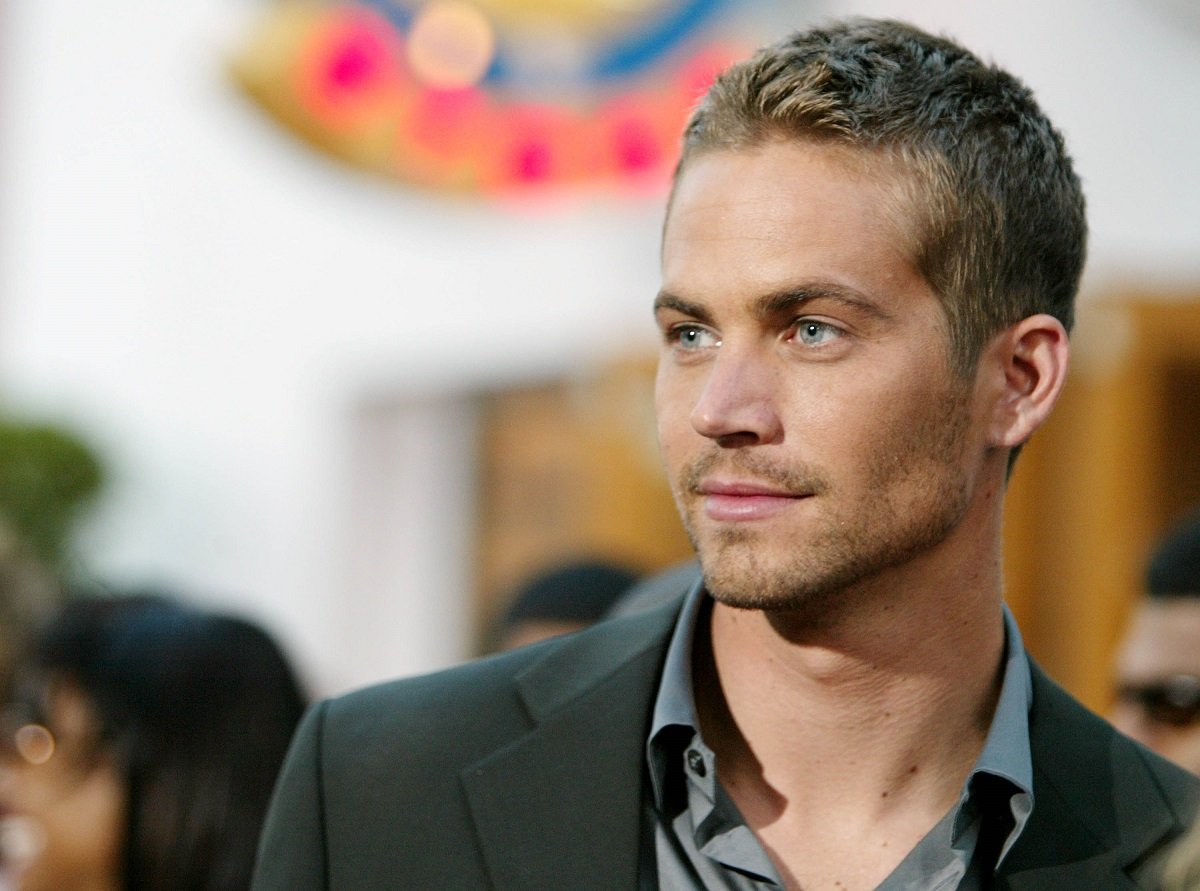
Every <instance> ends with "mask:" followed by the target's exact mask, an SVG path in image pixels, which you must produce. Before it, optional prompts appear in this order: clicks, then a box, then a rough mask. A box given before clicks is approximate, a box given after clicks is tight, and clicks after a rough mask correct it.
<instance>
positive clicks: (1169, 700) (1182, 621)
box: [1112, 512, 1200, 774]
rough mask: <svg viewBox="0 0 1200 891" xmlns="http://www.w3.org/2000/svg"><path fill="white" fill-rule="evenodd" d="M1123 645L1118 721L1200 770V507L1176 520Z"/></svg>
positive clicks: (1179, 761)
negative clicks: (1180, 519) (1182, 518)
mask: <svg viewBox="0 0 1200 891" xmlns="http://www.w3.org/2000/svg"><path fill="white" fill-rule="evenodd" d="M1145 587H1146V596H1145V597H1143V598H1142V600H1141V601H1140V602H1139V603H1138V605H1137V607H1136V608H1135V610H1134V614H1133V619H1132V621H1131V622H1130V625H1129V628H1128V629H1127V631H1126V633H1125V638H1124V640H1123V641H1122V643H1121V646H1120V648H1119V649H1118V652H1117V660H1116V669H1115V675H1116V703H1115V705H1114V707H1113V714H1112V719H1113V723H1114V724H1115V725H1116V727H1117V729H1119V730H1121V731H1123V732H1124V733H1127V734H1129V735H1130V736H1132V737H1133V738H1134V739H1136V740H1138V741H1139V742H1142V743H1145V744H1146V745H1147V746H1149V747H1150V748H1152V749H1154V750H1155V751H1157V752H1158V753H1159V754H1160V755H1163V756H1165V757H1167V758H1170V759H1171V760H1172V761H1174V762H1176V763H1177V764H1179V765H1181V766H1183V767H1185V768H1187V769H1188V770H1191V771H1192V772H1194V773H1198V774H1200V512H1197V513H1194V514H1192V515H1191V516H1190V517H1188V518H1187V519H1186V520H1184V521H1183V522H1182V523H1181V524H1179V525H1178V526H1176V527H1174V528H1173V529H1172V530H1171V531H1170V532H1169V533H1168V535H1167V536H1166V538H1165V539H1163V541H1162V543H1161V544H1160V545H1159V546H1158V549H1157V550H1156V551H1155V552H1154V555H1153V557H1152V558H1151V560H1150V563H1149V566H1148V568H1147V571H1146V580H1145Z"/></svg>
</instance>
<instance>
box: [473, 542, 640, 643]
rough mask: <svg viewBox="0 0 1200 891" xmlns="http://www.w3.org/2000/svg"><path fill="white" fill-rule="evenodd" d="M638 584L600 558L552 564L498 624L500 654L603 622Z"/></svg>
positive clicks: (521, 592) (522, 589)
mask: <svg viewBox="0 0 1200 891" xmlns="http://www.w3.org/2000/svg"><path fill="white" fill-rule="evenodd" d="M637 580H638V575H637V573H635V572H633V571H631V570H629V569H626V568H625V567H623V566H618V565H616V564H614V563H608V562H604V561H600V560H579V561H575V562H570V563H562V564H559V565H556V566H552V567H550V568H548V569H545V570H543V571H542V572H539V573H537V574H536V575H534V576H533V577H531V578H530V579H529V580H528V581H526V582H525V583H524V584H523V585H522V586H521V587H520V588H519V589H518V590H517V592H516V594H515V595H513V598H512V604H511V605H510V606H509V608H508V610H507V611H506V612H505V613H504V616H503V617H502V618H501V621H500V629H499V635H498V637H499V641H498V643H497V645H496V649H498V650H513V649H516V648H517V647H523V646H525V645H526V644H531V643H536V642H537V641H539V640H546V639H548V638H551V637H558V636H559V635H562V634H569V633H570V632H572V631H579V630H580V629H582V628H586V627H587V626H588V625H591V624H592V623H593V622H597V621H599V620H600V619H601V618H603V617H604V616H605V615H606V614H607V613H608V611H609V609H611V608H612V606H613V605H614V604H615V603H616V602H617V600H618V599H619V598H620V597H621V595H622V594H624V593H625V592H626V591H628V590H629V588H630V586H632V585H633V584H634V583H635V582H636V581H637Z"/></svg>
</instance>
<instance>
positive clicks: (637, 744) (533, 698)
mask: <svg viewBox="0 0 1200 891" xmlns="http://www.w3.org/2000/svg"><path fill="white" fill-rule="evenodd" d="M677 610H678V605H677V604H676V605H673V606H671V607H668V608H666V609H662V610H656V611H655V612H654V613H652V614H650V615H647V616H637V617H633V618H631V619H624V620H618V621H616V622H612V623H608V624H607V625H605V626H602V627H598V628H596V629H593V631H592V632H587V633H585V634H583V635H580V636H578V637H576V638H575V639H573V640H571V641H570V642H568V643H566V644H565V645H564V646H562V647H560V648H557V649H554V650H552V651H551V652H550V653H549V654H548V656H547V657H546V658H544V659H543V660H541V661H539V662H537V663H535V664H534V665H533V666H531V667H530V669H529V670H527V671H526V672H524V673H523V674H522V675H521V676H520V677H519V678H518V684H519V687H520V690H521V695H522V698H523V701H524V702H525V705H526V708H527V709H528V710H529V713H530V717H531V719H532V721H533V723H534V726H533V729H532V731H531V732H530V733H529V734H527V735H526V736H523V737H521V738H520V739H518V740H516V741H515V742H513V743H512V744H510V745H507V746H505V747H504V748H501V749H500V750H498V751H496V752H494V753H492V754H491V755H489V756H488V757H486V758H484V759H483V760H481V761H479V762H478V763H476V764H474V765H472V766H471V767H469V768H468V769H467V770H466V771H464V772H463V774H462V782H463V785H464V788H465V789H466V793H467V798H468V800H469V802H470V806H471V813H472V816H473V817H474V820H475V825H476V830H477V832H478V834H479V840H480V846H481V849H482V851H483V855H484V859H485V861H486V862H487V864H488V870H489V874H490V876H491V878H492V881H493V883H494V884H495V887H496V888H497V889H499V891H517V889H538V891H541V889H554V888H563V889H572V891H575V889H579V891H583V889H590V888H595V889H603V891H618V889H623V888H624V889H632V888H635V887H636V883H637V869H638V849H639V841H640V830H641V806H642V804H641V803H642V778H643V773H644V760H645V756H644V752H645V736H646V733H647V726H648V723H649V713H650V708H651V703H652V701H653V697H654V694H655V691H656V689H657V684H658V677H659V672H660V670H661V663H662V659H663V655H664V651H665V649H666V641H667V639H668V637H669V634H670V630H671V627H672V623H673V620H674V616H675V613H676V612H677Z"/></svg>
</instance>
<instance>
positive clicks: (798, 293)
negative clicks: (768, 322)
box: [654, 282, 891, 324]
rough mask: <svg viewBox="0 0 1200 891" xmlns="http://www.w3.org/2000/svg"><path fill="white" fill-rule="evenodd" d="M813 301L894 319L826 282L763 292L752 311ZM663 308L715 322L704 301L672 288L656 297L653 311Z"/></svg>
mask: <svg viewBox="0 0 1200 891" xmlns="http://www.w3.org/2000/svg"><path fill="white" fill-rule="evenodd" d="M814 300H833V301H835V302H837V303H841V304H844V305H846V306H848V307H851V308H853V309H856V310H859V311H860V312H866V313H868V314H870V315H872V316H874V317H876V318H879V319H889V318H891V313H888V312H886V311H885V310H884V309H883V307H881V306H880V305H879V303H878V302H876V301H874V300H871V299H869V298H868V297H866V295H864V294H860V293H859V292H858V291H856V290H854V289H853V288H847V287H845V286H844V285H836V284H831V283H826V282H818V283H813V284H809V285H800V286H798V287H793V288H784V289H783V290H780V291H774V292H771V293H767V294H763V295H762V296H760V297H758V298H757V299H756V300H755V301H754V302H753V305H752V311H753V313H754V315H755V317H757V318H758V319H760V320H764V319H769V318H771V317H773V316H777V315H781V314H784V313H789V312H795V311H796V310H797V309H799V308H800V307H802V306H804V305H805V304H806V303H811V302H812V301H814ZM664 309H670V310H674V311H675V312H678V313H680V314H682V315H685V316H691V317H692V318H694V319H696V320H697V321H700V322H704V323H706V324H708V323H711V322H712V314H711V313H710V312H709V310H708V309H707V308H706V307H705V306H704V305H703V304H700V303H696V302H694V301H691V300H686V299H684V298H682V297H679V296H678V295H675V294H672V293H670V292H669V291H659V293H658V296H657V297H655V299H654V312H655V313H656V314H657V313H658V312H659V311H660V310H664Z"/></svg>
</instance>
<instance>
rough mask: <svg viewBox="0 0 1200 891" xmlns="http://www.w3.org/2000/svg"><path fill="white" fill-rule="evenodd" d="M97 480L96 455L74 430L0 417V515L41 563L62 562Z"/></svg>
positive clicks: (57, 567)
mask: <svg viewBox="0 0 1200 891" xmlns="http://www.w3.org/2000/svg"><path fill="white" fill-rule="evenodd" d="M103 481H104V472H103V469H102V467H101V465H100V461H99V459H98V458H97V457H96V455H95V454H94V453H93V452H92V450H91V448H90V447H89V446H88V445H87V444H86V443H84V442H83V440H81V439H80V438H79V437H77V436H76V435H75V434H74V433H72V432H70V431H69V430H66V429H65V428H63V427H59V426H56V425H53V424H37V423H28V422H23V421H20V420H16V419H11V418H0V520H3V521H4V522H5V523H6V524H7V525H8V527H9V529H10V531H11V532H12V534H13V535H14V536H15V537H16V538H17V539H19V540H20V541H21V542H22V543H23V544H24V545H25V546H26V547H27V548H28V549H29V552H30V554H31V556H33V557H34V558H35V559H37V560H38V561H40V562H41V563H43V564H44V565H45V566H46V567H47V569H50V570H51V571H61V570H62V569H63V568H64V562H65V561H66V559H67V557H68V553H69V550H70V536H71V531H72V527H73V526H74V524H75V521H76V520H77V519H78V518H79V515H80V514H81V512H82V511H83V509H84V508H85V507H86V506H87V505H88V504H89V503H90V502H91V501H92V499H93V498H94V497H95V495H96V494H97V493H98V492H99V491H100V487H101V485H102V484H103Z"/></svg>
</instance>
